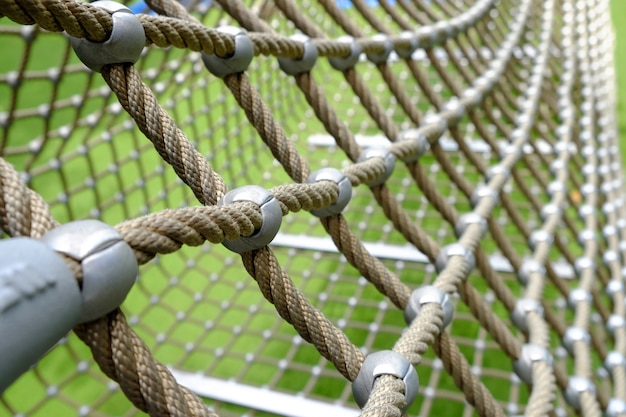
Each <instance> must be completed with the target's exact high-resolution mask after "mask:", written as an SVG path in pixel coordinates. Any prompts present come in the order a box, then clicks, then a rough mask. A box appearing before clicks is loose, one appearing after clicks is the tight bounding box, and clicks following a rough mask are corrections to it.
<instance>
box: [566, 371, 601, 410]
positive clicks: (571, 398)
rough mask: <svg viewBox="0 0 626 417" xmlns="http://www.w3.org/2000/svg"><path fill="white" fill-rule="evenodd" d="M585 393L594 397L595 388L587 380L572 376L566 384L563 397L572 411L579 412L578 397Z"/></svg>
mask: <svg viewBox="0 0 626 417" xmlns="http://www.w3.org/2000/svg"><path fill="white" fill-rule="evenodd" d="M585 392H589V393H590V394H591V395H593V396H594V397H595V396H596V386H595V385H594V384H593V382H591V380H589V379H588V378H585V377H582V376H572V377H570V379H569V381H568V383H567V388H566V389H565V392H564V393H563V394H564V395H563V397H564V398H565V401H566V402H567V403H568V404H569V405H570V406H571V407H572V408H573V409H574V410H580V396H581V395H582V394H583V393H585Z"/></svg>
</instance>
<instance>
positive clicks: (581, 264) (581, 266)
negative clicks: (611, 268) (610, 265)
mask: <svg viewBox="0 0 626 417" xmlns="http://www.w3.org/2000/svg"><path fill="white" fill-rule="evenodd" d="M595 267H596V263H595V262H594V261H593V259H591V258H587V257H586V256H583V257H581V258H578V259H576V260H575V261H574V269H575V270H576V273H577V274H578V275H580V274H582V273H583V272H584V271H585V270H586V269H595Z"/></svg>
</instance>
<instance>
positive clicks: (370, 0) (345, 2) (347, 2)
mask: <svg viewBox="0 0 626 417" xmlns="http://www.w3.org/2000/svg"><path fill="white" fill-rule="evenodd" d="M387 2H388V3H389V4H390V5H391V6H393V5H395V4H396V0H387ZM366 3H367V5H368V6H369V7H377V6H378V0H367V1H366ZM337 6H338V7H339V8H340V9H349V8H351V7H352V1H351V0H337Z"/></svg>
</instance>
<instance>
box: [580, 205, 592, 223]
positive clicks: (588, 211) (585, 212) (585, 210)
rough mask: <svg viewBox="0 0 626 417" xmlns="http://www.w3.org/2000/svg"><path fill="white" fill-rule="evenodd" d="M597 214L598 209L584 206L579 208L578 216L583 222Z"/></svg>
mask: <svg viewBox="0 0 626 417" xmlns="http://www.w3.org/2000/svg"><path fill="white" fill-rule="evenodd" d="M595 213H596V209H595V207H593V206H592V205H591V204H583V205H582V206H580V207H579V208H578V216H579V217H580V218H581V219H583V220H584V219H585V218H586V217H588V216H594V215H595Z"/></svg>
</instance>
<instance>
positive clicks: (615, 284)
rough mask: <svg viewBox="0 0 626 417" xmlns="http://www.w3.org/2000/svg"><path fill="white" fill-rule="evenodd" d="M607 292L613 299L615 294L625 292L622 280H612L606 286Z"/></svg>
mask: <svg viewBox="0 0 626 417" xmlns="http://www.w3.org/2000/svg"><path fill="white" fill-rule="evenodd" d="M605 292H606V295H608V296H609V297H613V296H615V294H619V293H621V292H624V283H623V282H622V281H621V280H617V279H612V280H610V281H609V283H608V284H606V289H605Z"/></svg>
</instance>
